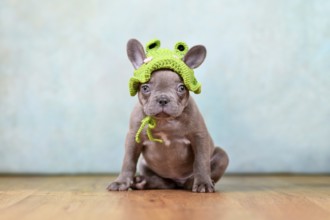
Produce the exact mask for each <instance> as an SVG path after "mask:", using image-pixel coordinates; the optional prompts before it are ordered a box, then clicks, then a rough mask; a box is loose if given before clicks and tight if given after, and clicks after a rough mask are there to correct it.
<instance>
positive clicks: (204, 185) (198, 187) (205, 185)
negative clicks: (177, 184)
mask: <svg viewBox="0 0 330 220" xmlns="http://www.w3.org/2000/svg"><path fill="white" fill-rule="evenodd" d="M192 191H193V192H198V193H208V192H214V183H213V181H212V180H211V179H210V178H208V179H206V180H204V179H199V178H195V179H194V184H193V187H192Z"/></svg>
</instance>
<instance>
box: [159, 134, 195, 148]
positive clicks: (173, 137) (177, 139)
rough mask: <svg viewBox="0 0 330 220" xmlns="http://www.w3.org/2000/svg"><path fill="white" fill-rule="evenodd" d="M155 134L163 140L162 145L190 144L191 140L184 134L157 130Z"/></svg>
mask: <svg viewBox="0 0 330 220" xmlns="http://www.w3.org/2000/svg"><path fill="white" fill-rule="evenodd" d="M154 136H155V137H156V138H158V139H161V140H162V141H163V143H162V145H164V146H166V147H171V146H177V145H190V141H189V140H188V139H187V138H186V137H185V136H184V135H180V134H175V133H172V132H171V133H166V132H161V131H160V132H155V133H154Z"/></svg>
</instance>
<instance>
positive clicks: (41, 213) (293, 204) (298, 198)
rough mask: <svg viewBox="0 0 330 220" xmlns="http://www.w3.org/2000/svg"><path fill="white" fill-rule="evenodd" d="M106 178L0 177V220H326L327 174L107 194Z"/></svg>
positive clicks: (329, 212)
mask: <svg viewBox="0 0 330 220" xmlns="http://www.w3.org/2000/svg"><path fill="white" fill-rule="evenodd" d="M111 180H113V177H109V176H0V219H1V220H7V219H8V220H10V219H20V220H22V219H33V220H38V219H61V220H64V219H111V220H117V219H134V220H139V219H153V220H162V219H189V220H194V219H244V220H249V219H253V220H258V219H267V220H268V219H300V220H302V219H313V220H315V219H322V220H324V219H325V220H326V219H330V176H225V177H224V178H223V179H222V180H221V181H220V182H219V183H218V184H217V186H216V189H217V192H216V193H211V194H197V193H192V192H187V191H182V190H149V191H128V192H108V191H106V190H105V188H106V186H107V183H108V182H110V181H111Z"/></svg>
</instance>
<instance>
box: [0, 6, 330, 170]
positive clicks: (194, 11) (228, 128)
mask: <svg viewBox="0 0 330 220" xmlns="http://www.w3.org/2000/svg"><path fill="white" fill-rule="evenodd" d="M133 37H134V38H137V39H139V40H140V41H141V42H143V44H145V43H146V42H147V41H149V40H150V39H152V38H155V37H156V38H159V39H160V40H161V41H162V45H163V46H165V47H170V48H172V47H173V46H174V44H175V43H176V42H177V41H179V40H182V41H185V42H187V43H188V45H195V44H204V45H205V46H206V47H207V49H208V56H207V59H206V61H205V63H204V64H203V65H202V66H201V67H200V68H198V69H197V70H196V76H197V78H198V80H199V81H200V82H201V83H202V85H203V91H202V93H201V94H200V95H194V97H195V98H196V100H197V102H198V103H199V107H200V109H201V111H202V113H203V114H204V116H205V120H206V122H207V125H208V127H209V130H210V133H211V134H212V136H213V138H214V140H215V142H216V143H217V144H219V145H221V146H223V147H224V148H225V149H226V150H227V151H228V153H229V155H230V158H231V164H230V166H229V171H230V172H308V173H311V172H330V101H329V99H330V98H329V97H330V71H329V69H330V1H328V0H315V1H313V0H311V1H303V0H300V1H299V0H288V1H287V0H268V1H261V0H248V1H243V0H241V1H239V0H210V1H204V0H189V1H175V0H171V1H160V2H157V1H154V0H140V1H127V0H121V1H108V0H98V1H96V0H95V1H94V0H70V1H68V0H57V1H52V0H43V1H42V0H20V1H19V0H1V1H0V113H1V115H0V172H5V173H12V172H13V173H23V172H26V173H76V172H77V173H81V172H96V173H98V172H118V171H119V170H120V167H121V162H122V158H123V154H124V148H123V144H124V137H125V134H126V131H127V126H128V118H129V114H130V112H131V109H132V106H133V105H134V103H135V102H136V101H137V98H136V97H130V95H129V93H128V86H127V83H128V80H129V78H130V76H131V75H132V71H133V68H132V66H131V64H130V63H129V61H128V59H127V56H126V42H127V40H128V39H130V38H133Z"/></svg>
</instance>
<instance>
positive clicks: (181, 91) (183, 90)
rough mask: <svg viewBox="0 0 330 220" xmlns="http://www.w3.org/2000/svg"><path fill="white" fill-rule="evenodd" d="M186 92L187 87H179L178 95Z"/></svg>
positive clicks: (181, 85)
mask: <svg viewBox="0 0 330 220" xmlns="http://www.w3.org/2000/svg"><path fill="white" fill-rule="evenodd" d="M185 91H186V87H185V86H184V85H183V84H180V85H179V86H178V93H180V94H182V93H184V92H185Z"/></svg>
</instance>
